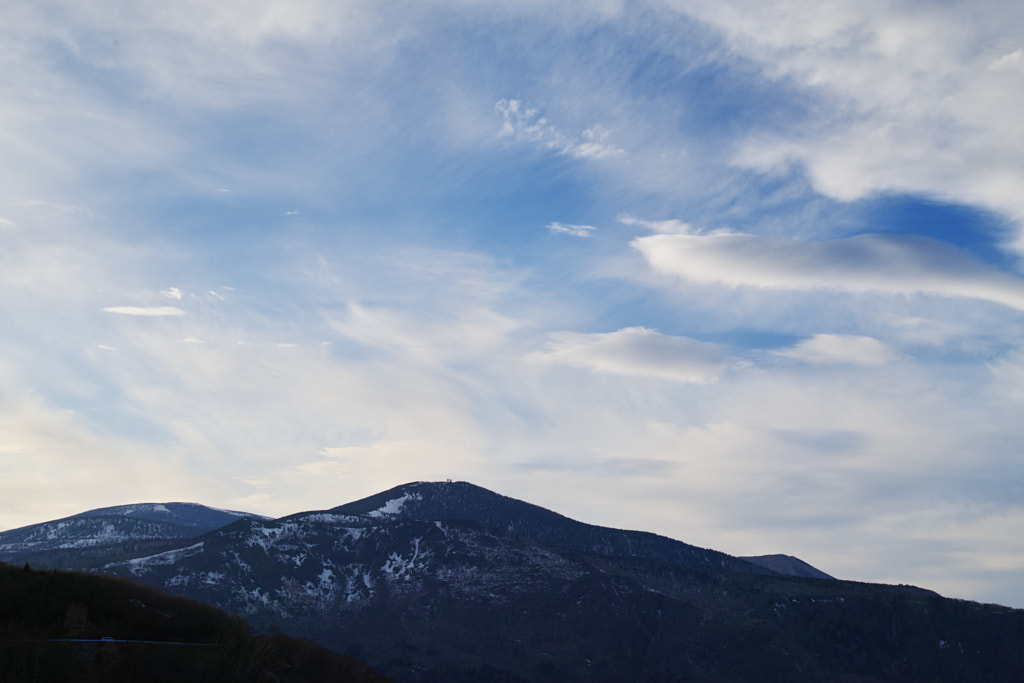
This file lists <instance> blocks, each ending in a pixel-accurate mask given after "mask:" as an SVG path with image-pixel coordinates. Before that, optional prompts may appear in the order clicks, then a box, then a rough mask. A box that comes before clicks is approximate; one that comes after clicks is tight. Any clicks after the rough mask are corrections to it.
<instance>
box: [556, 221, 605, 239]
mask: <svg viewBox="0 0 1024 683" xmlns="http://www.w3.org/2000/svg"><path fill="white" fill-rule="evenodd" d="M548 230H550V231H551V232H553V233H562V234H565V235H572V236H573V237H590V234H591V233H592V232H593V231H594V230H596V228H594V227H593V226H591V225H571V224H569V223H559V222H558V221H554V222H552V223H548Z"/></svg>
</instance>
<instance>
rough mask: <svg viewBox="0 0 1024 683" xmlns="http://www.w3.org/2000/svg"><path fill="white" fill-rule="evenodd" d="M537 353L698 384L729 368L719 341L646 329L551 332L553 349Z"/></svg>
mask: <svg viewBox="0 0 1024 683" xmlns="http://www.w3.org/2000/svg"><path fill="white" fill-rule="evenodd" d="M533 357H534V358H537V359H541V360H546V361H551V362H556V363H562V364H565V365H571V366H574V367H579V368H585V369H587V370H590V371H592V372H597V373H607V374H618V375H636V376H641V377H656V378H660V379H667V380H672V381H674V382H692V383H698V384H703V383H707V382H713V381H715V380H716V379H717V378H718V376H719V375H720V374H721V373H722V372H723V371H724V370H725V367H726V355H725V353H724V352H723V351H722V349H721V347H719V346H717V345H715V344H708V343H705V342H699V341H697V340H695V339H689V338H687V337H676V336H671V335H667V334H661V333H659V332H658V331H656V330H651V329H648V328H645V327H626V328H623V329H621V330H617V331H615V332H604V333H597V334H583V333H578V332H556V333H552V334H550V335H549V340H548V350H547V351H546V352H544V353H542V354H535V355H534V356H533Z"/></svg>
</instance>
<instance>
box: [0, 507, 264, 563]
mask: <svg viewBox="0 0 1024 683" xmlns="http://www.w3.org/2000/svg"><path fill="white" fill-rule="evenodd" d="M246 517H256V516H255V515H250V514H249V513H245V512H235V511H230V510H218V509H215V508H210V507H206V506H204V505H197V504H195V503H139V504H135V505H120V506H116V507H107V508H98V509H96V510H89V511H87V512H82V513H80V514H77V515H73V516H71V517H65V518H63V519H58V520H54V521H52V522H43V523H41V524H33V525H31V526H26V527H21V528H19V529H12V530H10V531H5V532H2V533H0V560H2V561H5V562H14V563H23V562H28V563H31V564H33V565H40V566H55V567H64V568H72V567H73V568H85V567H90V566H93V565H95V563H96V562H97V561H100V560H106V561H110V559H112V557H113V556H120V555H123V554H124V553H129V554H130V553H133V552H136V551H145V550H148V549H152V548H154V547H159V546H160V545H161V544H163V545H166V544H167V543H169V542H175V541H179V540H182V539H188V538H192V537H194V536H199V535H201V534H204V533H206V532H208V531H212V530H214V529H217V528H219V527H222V526H225V525H227V524H231V523H232V522H236V521H238V520H239V519H243V518H246Z"/></svg>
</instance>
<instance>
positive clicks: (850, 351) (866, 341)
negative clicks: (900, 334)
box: [776, 334, 896, 365]
mask: <svg viewBox="0 0 1024 683" xmlns="http://www.w3.org/2000/svg"><path fill="white" fill-rule="evenodd" d="M776 353H777V354H778V355H780V356H785V357H787V358H793V359H794V360H799V361H803V362H805V363H813V364H815V365H826V364H836V363H850V364H853V365H884V364H885V363H888V362H889V361H891V360H893V359H894V358H895V357H896V354H895V353H894V352H893V350H892V349H891V348H889V346H887V345H886V344H884V343H882V342H880V341H878V340H877V339H873V338H871V337H862V336H859V335H853V334H816V335H814V336H813V337H811V338H810V339H805V340H803V341H802V342H800V343H799V344H797V345H796V346H794V347H792V348H790V349H785V350H783V351H777V352H776Z"/></svg>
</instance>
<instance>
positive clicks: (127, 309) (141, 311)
mask: <svg viewBox="0 0 1024 683" xmlns="http://www.w3.org/2000/svg"><path fill="white" fill-rule="evenodd" d="M103 310H104V311H106V312H107V313H117V314H118V315H135V316H142V317H155V318H161V317H167V316H179V315H185V311H183V310H182V309H180V308H177V307H175V306H108V307H106V308H104V309H103Z"/></svg>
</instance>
